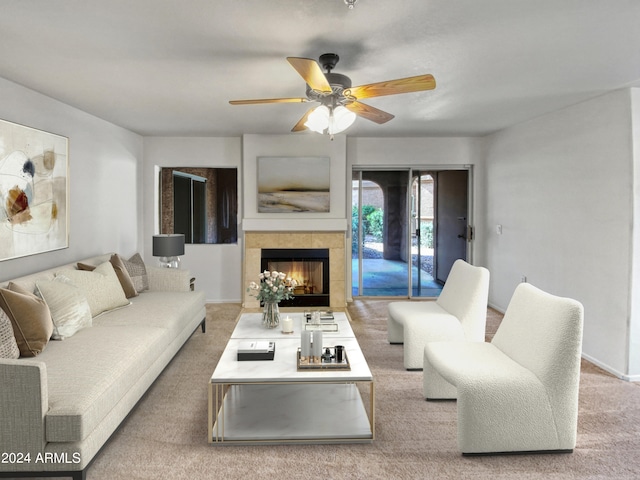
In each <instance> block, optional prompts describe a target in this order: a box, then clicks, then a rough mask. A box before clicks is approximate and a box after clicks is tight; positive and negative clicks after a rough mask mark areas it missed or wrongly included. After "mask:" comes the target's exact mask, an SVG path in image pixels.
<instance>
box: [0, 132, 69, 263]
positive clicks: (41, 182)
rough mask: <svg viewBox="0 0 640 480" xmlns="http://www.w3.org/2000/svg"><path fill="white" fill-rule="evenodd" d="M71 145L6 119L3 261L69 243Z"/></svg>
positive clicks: (0, 203)
mask: <svg viewBox="0 0 640 480" xmlns="http://www.w3.org/2000/svg"><path fill="white" fill-rule="evenodd" d="M68 144H69V142H68V139H67V138H66V137H61V136H59V135H55V134H52V133H47V132H43V131H42V130H36V129H34V128H30V127H25V126H23V125H18V124H16V123H12V122H7V121H5V120H0V261H2V260H9V259H12V258H17V257H23V256H26V255H33V254H37V253H43V252H48V251H51V250H58V249H61V248H67V247H68V246H69V217H68V212H69V208H68V201H69V145H68Z"/></svg>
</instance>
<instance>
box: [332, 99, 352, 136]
mask: <svg viewBox="0 0 640 480" xmlns="http://www.w3.org/2000/svg"><path fill="white" fill-rule="evenodd" d="M331 113H332V115H331V118H330V119H329V134H334V133H340V132H342V131H344V130H346V129H347V128H349V127H350V126H351V125H352V124H353V122H355V120H356V114H355V113H353V112H352V111H350V110H347V109H346V108H345V107H343V106H342V105H339V106H337V107H336V108H334V109H333V111H332V112H331Z"/></svg>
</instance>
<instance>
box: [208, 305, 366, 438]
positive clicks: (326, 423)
mask: <svg viewBox="0 0 640 480" xmlns="http://www.w3.org/2000/svg"><path fill="white" fill-rule="evenodd" d="M281 315H287V313H284V314H281ZM288 315H289V316H291V317H292V318H293V320H294V333H293V334H291V335H286V334H283V333H282V332H281V330H280V329H279V328H276V329H266V328H264V327H263V326H262V324H261V318H262V316H261V314H260V313H245V314H242V315H241V316H240V318H239V319H238V323H237V325H236V328H235V330H234V331H233V333H232V335H231V338H230V340H229V342H228V343H227V346H226V347H225V349H224V352H223V353H222V356H221V358H220V361H219V362H218V365H217V366H216V369H215V371H214V372H213V375H212V376H211V380H210V382H209V428H208V435H209V442H210V443H213V444H232V443H244V444H246V443H269V444H270V443H370V442H372V441H373V439H374V437H375V415H374V409H375V385H374V381H373V376H372V375H371V371H370V370H369V366H368V365H367V361H366V360H365V358H364V355H363V354H362V350H361V349H360V346H359V345H358V341H357V339H356V338H355V335H354V334H353V330H352V329H351V325H350V323H349V319H348V318H347V316H346V314H345V313H343V312H336V313H335V317H336V323H338V328H339V330H338V332H323V340H324V341H323V344H324V345H325V346H330V347H332V346H335V345H344V347H345V351H346V353H347V356H348V359H349V363H350V366H351V369H350V370H321V371H318V370H305V371H298V368H297V361H296V360H297V351H298V347H299V346H300V329H301V326H302V324H303V314H302V312H299V313H288ZM248 339H252V340H253V339H255V340H273V341H275V342H276V349H275V358H274V359H273V360H258V361H240V362H239V361H238V360H237V349H238V344H239V342H242V341H246V340H248ZM359 384H360V385H361V384H364V386H365V387H364V388H365V391H366V387H367V385H368V392H369V402H368V403H369V405H368V407H367V406H366V405H365V402H364V401H363V398H362V396H361V394H360V389H359V386H358V385H359Z"/></svg>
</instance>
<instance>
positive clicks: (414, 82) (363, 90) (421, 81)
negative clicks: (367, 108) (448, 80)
mask: <svg viewBox="0 0 640 480" xmlns="http://www.w3.org/2000/svg"><path fill="white" fill-rule="evenodd" d="M434 88H436V79H435V78H433V75H430V74H426V75H418V76H415V77H407V78H399V79H397V80H388V81H386V82H378V83H370V84H368V85H360V86H358V87H352V88H348V89H345V91H344V95H345V96H346V97H355V98H357V99H358V100H360V99H363V98H372V97H382V96H384V95H396V94H398V93H411V92H419V91H422V90H433V89H434Z"/></svg>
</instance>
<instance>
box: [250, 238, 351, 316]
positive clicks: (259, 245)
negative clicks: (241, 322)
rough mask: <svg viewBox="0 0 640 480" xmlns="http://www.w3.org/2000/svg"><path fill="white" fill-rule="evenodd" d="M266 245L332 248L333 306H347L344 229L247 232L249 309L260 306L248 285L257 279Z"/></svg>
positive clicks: (331, 285)
mask: <svg viewBox="0 0 640 480" xmlns="http://www.w3.org/2000/svg"><path fill="white" fill-rule="evenodd" d="M263 248H328V249H329V282H330V283H329V292H330V307H331V308H344V307H345V306H346V296H345V281H346V278H345V274H346V269H345V233H344V232H328V231H323V232H264V231H258V232H245V234H244V272H243V277H244V287H243V290H244V306H245V307H246V308H258V307H260V303H259V302H258V301H257V300H256V299H255V298H254V297H252V296H250V295H249V294H248V293H247V292H246V287H247V286H248V285H249V282H251V281H252V280H253V281H257V278H258V274H259V273H260V271H261V267H260V256H261V250H262V249H263Z"/></svg>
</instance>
